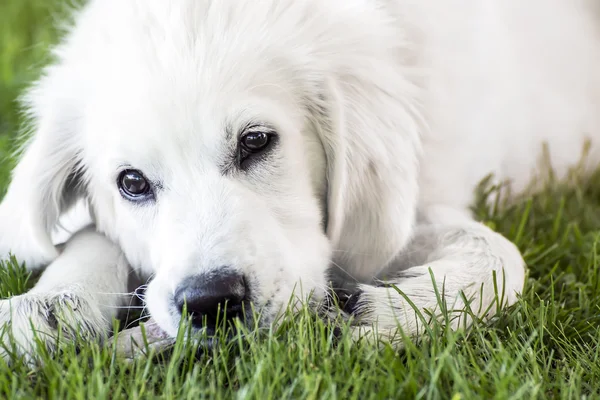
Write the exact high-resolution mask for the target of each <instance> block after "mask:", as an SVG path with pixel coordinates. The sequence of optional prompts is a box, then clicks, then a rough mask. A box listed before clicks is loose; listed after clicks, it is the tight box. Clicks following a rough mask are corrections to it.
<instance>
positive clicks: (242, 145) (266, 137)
mask: <svg viewBox="0 0 600 400" xmlns="http://www.w3.org/2000/svg"><path fill="white" fill-rule="evenodd" d="M275 139H277V135H276V133H275V131H274V130H272V129H270V128H268V127H266V126H261V125H257V126H252V127H249V128H247V129H246V130H245V131H244V132H243V133H242V135H241V136H240V139H239V155H238V161H239V165H240V168H242V169H244V170H246V169H248V168H250V166H251V165H252V164H253V162H254V161H256V160H258V159H260V158H262V157H264V156H265V155H266V154H267V151H268V150H269V149H270V148H271V147H272V145H273V142H274V141H275Z"/></svg>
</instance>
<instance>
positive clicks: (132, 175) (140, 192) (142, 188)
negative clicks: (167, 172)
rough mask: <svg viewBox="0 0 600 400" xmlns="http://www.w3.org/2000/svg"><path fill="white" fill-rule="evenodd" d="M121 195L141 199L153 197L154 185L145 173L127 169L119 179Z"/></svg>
mask: <svg viewBox="0 0 600 400" xmlns="http://www.w3.org/2000/svg"><path fill="white" fill-rule="evenodd" d="M117 185H118V186H119V191H120V192H121V195H122V196H123V197H124V198H126V199H127V200H131V201H140V200H146V199H148V198H149V197H152V187H151V185H150V182H148V180H147V179H146V178H145V177H144V175H143V174H142V173H141V172H140V171H137V170H131V169H127V170H125V171H123V172H121V174H119V178H118V179H117Z"/></svg>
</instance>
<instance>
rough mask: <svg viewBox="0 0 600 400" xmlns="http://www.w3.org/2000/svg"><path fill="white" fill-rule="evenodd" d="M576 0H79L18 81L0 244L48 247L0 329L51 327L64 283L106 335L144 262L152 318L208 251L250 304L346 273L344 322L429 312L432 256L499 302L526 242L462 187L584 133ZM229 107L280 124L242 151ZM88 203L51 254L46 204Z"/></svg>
mask: <svg viewBox="0 0 600 400" xmlns="http://www.w3.org/2000/svg"><path fill="white" fill-rule="evenodd" d="M596 3H597V1H595V0H570V1H563V0H529V1H527V2H522V1H520V0H453V1H446V2H444V1H433V0H418V1H417V0H328V1H322V0H304V1H297V0H260V1H255V0H220V1H209V0H206V1H198V0H168V1H165V0H143V1H142V0H91V1H89V2H88V4H87V5H85V6H84V7H83V8H82V9H81V10H80V11H79V12H77V13H75V15H74V24H73V26H72V28H70V29H69V32H68V34H67V35H66V36H65V37H64V39H63V41H62V42H61V43H60V45H58V46H57V47H56V48H55V51H54V54H55V56H56V57H55V61H54V62H53V63H52V64H51V65H50V66H48V67H47V68H46V69H45V72H44V74H43V76H42V78H41V79H40V80H39V81H38V82H37V83H36V84H34V85H33V86H32V87H31V89H30V90H29V91H28V92H27V95H26V96H25V107H26V110H28V112H29V114H30V116H31V119H32V122H33V132H32V135H31V139H30V140H29V141H28V143H27V145H26V146H25V148H24V151H23V154H22V156H21V158H20V162H19V164H18V166H17V167H16V169H15V171H14V174H13V179H12V183H11V185H10V187H9V189H8V192H7V194H6V196H5V198H4V200H3V201H2V203H1V204H0V258H6V257H8V254H9V253H12V254H14V255H15V256H16V257H17V258H18V260H20V261H24V262H26V263H27V266H28V267H29V268H40V267H43V266H45V265H48V264H49V267H48V268H47V270H46V271H45V272H44V274H43V277H42V280H41V281H40V283H38V284H37V286H36V287H35V288H34V289H33V290H32V291H31V292H29V293H27V294H24V295H21V296H18V297H14V298H12V299H7V300H3V301H2V302H0V325H3V326H7V327H10V330H11V331H12V333H13V334H14V335H15V337H16V338H17V342H18V343H19V344H20V345H21V350H22V351H23V352H28V351H29V350H30V346H31V344H32V340H31V338H32V333H31V328H32V327H33V328H34V329H38V330H41V331H43V332H50V333H51V332H53V329H55V326H54V325H55V324H53V323H52V322H53V319H55V316H54V314H53V313H54V311H55V310H57V309H60V308H61V307H63V306H64V304H65V303H69V304H71V305H72V304H73V302H74V303H75V304H82V305H83V306H81V307H75V308H74V311H73V312H74V314H73V315H72V318H74V319H73V320H74V321H76V322H79V323H80V327H81V329H83V330H84V331H85V330H87V331H90V332H92V333H94V334H96V335H100V336H102V335H103V334H105V333H106V332H108V329H109V327H110V324H109V323H108V321H110V319H111V318H112V317H113V316H114V315H115V314H116V311H117V309H118V306H119V305H121V304H123V301H124V299H125V297H124V294H123V293H124V292H126V288H127V282H126V281H127V276H128V273H129V269H130V268H131V269H133V270H134V271H136V272H137V273H138V274H139V275H141V276H142V277H143V278H153V279H152V280H151V281H150V284H149V287H148V290H147V294H146V303H147V305H148V308H149V311H150V312H151V314H152V315H153V317H154V318H155V319H156V320H157V321H158V323H159V324H160V326H161V327H162V328H163V329H164V330H165V331H167V332H168V333H169V334H171V335H174V334H175V333H176V331H177V326H178V322H179V318H180V316H179V314H178V313H177V312H176V311H175V310H174V307H173V293H174V291H175V290H176V288H177V287H178V285H180V284H181V282H183V281H184V280H185V279H186V278H188V277H190V276H193V275H197V274H199V273H210V274H218V273H219V270H220V269H221V268H223V267H224V266H227V268H233V269H234V270H236V271H238V272H240V273H243V274H244V276H245V277H246V278H247V280H248V282H249V285H250V287H251V289H252V290H251V291H252V301H253V303H254V305H255V306H256V307H257V308H258V309H260V310H261V311H262V315H263V319H262V323H263V324H268V323H270V322H272V321H273V320H274V319H275V317H276V316H277V315H278V313H279V312H280V311H281V309H282V308H283V307H285V306H287V304H288V301H289V299H290V297H291V296H292V295H293V293H294V294H295V295H296V296H299V297H300V298H304V297H305V296H306V295H308V294H309V293H312V294H313V295H314V296H315V297H316V298H322V297H323V296H324V295H325V292H326V285H327V282H328V280H329V279H330V278H333V279H334V281H335V284H336V285H340V286H344V287H346V288H350V290H352V291H354V295H353V296H352V298H351V300H350V301H349V302H348V307H347V309H346V311H347V312H349V313H352V314H354V315H355V316H356V318H357V321H358V328H357V330H358V331H359V333H361V334H362V333H366V334H369V333H372V332H374V330H375V331H377V332H378V333H380V334H383V335H385V336H386V337H389V335H392V334H393V332H394V331H395V330H396V328H397V327H398V326H399V327H400V328H402V329H403V330H404V331H405V333H407V334H408V335H409V336H414V335H416V334H417V333H418V331H419V330H420V328H421V324H422V321H421V320H419V319H418V318H416V316H415V312H414V310H413V309H412V307H411V306H410V305H408V303H407V301H406V299H407V298H408V299H410V300H411V302H412V303H414V305H416V307H418V308H419V309H431V310H435V309H436V307H437V299H436V294H435V290H434V286H433V282H432V279H431V278H432V277H431V275H430V272H429V271H430V269H431V272H432V273H433V276H434V278H435V281H436V282H437V284H438V286H439V287H440V292H441V286H442V285H443V286H444V290H443V295H444V296H445V300H446V301H447V303H448V305H449V306H450V307H451V308H454V309H457V310H460V309H463V308H464V306H465V304H464V302H465V300H468V301H470V302H472V303H471V308H472V309H474V311H475V312H478V313H479V314H480V315H481V316H485V315H491V314H493V313H494V312H496V310H497V308H498V307H495V306H494V304H496V303H495V302H496V293H495V291H494V276H496V278H497V280H498V282H497V284H498V287H499V292H500V293H503V294H504V298H503V299H502V303H503V304H504V305H509V304H512V303H514V302H515V301H516V299H517V296H518V294H519V292H520V291H521V290H522V287H523V284H524V276H525V265H524V262H523V259H522V257H521V255H520V253H519V251H518V249H517V248H516V247H515V246H514V245H513V244H512V243H510V242H509V241H508V240H507V239H505V238H504V237H502V236H501V235H499V234H497V233H495V232H493V231H492V230H491V229H489V228H488V227H486V226H484V225H482V224H480V223H478V222H476V221H474V220H473V218H472V216H471V215H470V212H469V209H468V206H469V204H470V203H471V201H472V199H473V197H472V196H473V190H474V187H475V185H476V184H477V183H478V182H479V181H480V180H481V179H482V178H484V177H485V176H486V175H488V174H490V173H493V174H494V176H495V178H496V179H497V180H498V181H509V182H510V183H511V185H512V188H513V191H520V190H523V189H524V188H525V186H526V185H527V184H528V182H529V181H530V180H531V179H532V178H533V177H534V176H535V175H536V173H537V172H538V161H539V160H540V156H541V155H542V145H543V144H544V143H545V144H546V145H547V148H548V154H549V156H550V159H551V161H552V164H553V166H554V167H555V169H556V173H557V174H558V175H564V174H565V172H566V171H567V168H568V167H569V166H571V165H572V164H574V163H576V162H577V161H578V159H579V157H580V156H581V152H582V148H583V145H584V142H585V140H586V139H587V138H589V139H592V143H593V144H594V143H595V141H597V139H599V138H600V112H598V111H599V110H598V106H599V103H600V44H599V43H600V12H599V10H598V6H597V4H596ZM249 123H265V124H269V125H270V126H272V127H274V128H275V129H276V131H277V132H278V135H279V141H278V143H277V146H276V148H275V149H274V150H273V152H272V153H270V155H269V157H267V158H265V159H264V160H261V161H260V162H259V163H258V164H256V165H255V166H253V167H252V169H250V170H248V171H241V170H239V168H236V166H235V165H234V164H235V163H234V162H232V156H231V154H232V152H234V151H235V148H236V146H237V140H238V135H239V134H240V132H241V131H242V130H243V129H244V128H243V127H244V126H247V124H249ZM599 160H600V153H599V152H598V147H597V146H592V150H591V152H590V156H589V158H588V161H589V165H588V167H592V166H595V165H597V162H598V161H599ZM128 166H132V167H134V168H136V169H139V170H142V171H143V172H144V174H145V175H146V176H147V177H148V178H149V179H151V180H153V181H154V182H158V183H159V186H160V190H159V192H158V193H157V196H156V201H155V202H153V203H151V204H143V205H133V204H131V203H130V202H127V201H126V200H124V199H123V198H122V197H121V196H120V194H119V191H118V189H117V186H116V183H115V182H116V179H117V176H118V173H119V171H120V170H122V169H123V168H127V167H128ZM82 204H84V205H85V206H87V207H85V206H82ZM73 206H75V208H73ZM85 209H89V210H90V213H89V214H90V215H91V221H93V226H92V227H91V228H88V229H86V230H83V231H81V232H79V233H76V234H75V235H74V236H73V238H71V239H70V240H69V241H68V242H67V244H66V248H65V250H64V251H62V252H61V251H59V250H58V248H57V247H56V246H55V244H56V243H57V242H58V241H59V239H57V236H56V235H55V231H56V229H57V226H59V225H58V224H59V222H60V221H61V218H65V215H69V210H71V212H70V214H71V215H72V216H74V221H75V222H73V224H72V225H69V224H68V223H67V222H64V221H63V226H67V227H70V229H68V231H69V232H75V231H77V230H78V229H79V228H81V227H83V226H85V225H86V224H87V223H89V222H86V221H85V215H86V212H84V210H85ZM73 210H74V211H73ZM82 216H83V217H82ZM382 281H386V282H388V283H393V284H395V285H396V286H397V288H398V289H400V291H401V292H402V294H400V293H398V291H396V290H395V289H390V288H389V286H388V285H381V284H380V283H381V282H382ZM65 296H66V297H65ZM65 298H67V299H71V300H72V301H70V302H69V301H67V302H65ZM73 299H74V300H73ZM473 305H476V306H473ZM490 307H491V308H490ZM29 318H31V319H32V322H33V325H29V324H28V323H27V321H28V320H29ZM461 322H467V323H468V321H465V320H464V319H462V318H458V319H456V320H455V322H454V323H455V324H456V326H458V324H459V323H461Z"/></svg>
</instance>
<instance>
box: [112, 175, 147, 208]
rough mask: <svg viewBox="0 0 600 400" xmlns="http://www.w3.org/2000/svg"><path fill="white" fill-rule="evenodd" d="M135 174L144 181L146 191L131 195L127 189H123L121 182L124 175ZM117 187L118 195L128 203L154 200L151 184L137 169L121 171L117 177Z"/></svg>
mask: <svg viewBox="0 0 600 400" xmlns="http://www.w3.org/2000/svg"><path fill="white" fill-rule="evenodd" d="M131 173H134V174H137V175H139V176H141V177H142V179H144V180H145V181H146V184H147V186H146V190H145V191H144V192H143V193H139V194H136V193H131V192H129V191H128V190H127V189H125V188H124V186H123V184H122V182H123V178H124V177H125V175H127V174H131ZM117 187H118V188H119V193H120V194H121V196H122V197H123V198H124V199H126V200H129V201H132V202H140V201H146V200H150V199H153V198H154V190H153V185H152V182H151V181H150V180H149V179H148V178H146V176H145V175H144V173H143V172H142V171H140V170H138V169H135V168H127V169H124V170H122V171H121V172H120V173H119V175H118V176H117Z"/></svg>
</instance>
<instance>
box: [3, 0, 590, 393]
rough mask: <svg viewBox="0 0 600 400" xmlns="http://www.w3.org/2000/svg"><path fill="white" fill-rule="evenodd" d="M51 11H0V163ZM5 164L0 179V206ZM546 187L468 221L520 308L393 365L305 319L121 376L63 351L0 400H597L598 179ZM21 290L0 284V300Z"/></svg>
mask: <svg viewBox="0 0 600 400" xmlns="http://www.w3.org/2000/svg"><path fill="white" fill-rule="evenodd" d="M58 5H60V2H59V1H58V0H53V1H50V0H4V1H2V2H0V157H3V156H5V155H7V154H9V152H10V149H11V143H12V142H13V140H12V139H13V138H14V135H15V133H16V132H17V129H18V123H19V115H18V113H17V111H16V110H15V104H14V100H15V98H16V97H17V95H18V94H19V93H20V91H21V90H22V88H23V87H24V85H25V84H26V83H27V82H29V81H30V80H31V79H33V78H35V77H36V76H37V74H38V73H39V66H40V65H42V64H43V63H44V62H45V60H47V45H48V44H49V43H52V42H53V41H54V40H55V38H56V33H55V31H54V30H52V28H51V23H52V19H53V18H52V17H51V15H53V13H56V12H57V11H60V8H57V6H58ZM9 169H10V163H8V162H5V161H2V164H1V165H0V193H2V190H4V188H5V186H6V182H7V176H8V172H9ZM577 183H578V184H577V185H570V187H566V186H565V185H559V184H552V185H549V186H548V188H547V189H546V190H544V191H543V192H542V193H540V194H539V195H536V196H535V197H532V198H527V199H524V200H523V201H521V202H519V203H517V204H515V205H512V206H510V207H506V208H503V209H492V210H490V209H488V208H487V207H485V206H484V205H483V203H482V202H479V203H478V205H477V207H476V211H477V213H478V215H479V217H480V218H481V219H482V220H484V221H486V222H487V223H488V224H489V225H490V226H492V227H493V228H494V229H497V230H498V231H500V232H502V233H503V234H505V235H506V236H507V237H508V238H510V239H511V240H514V241H515V242H516V243H517V245H518V246H519V248H520V249H521V250H522V252H523V254H524V256H525V259H526V261H527V263H528V264H529V266H530V274H529V279H528V281H527V285H526V290H525V293H524V295H523V299H522V300H521V301H520V302H519V303H518V304H517V305H516V306H514V307H512V308H511V309H510V310H508V311H507V312H505V313H503V314H502V315H501V316H499V317H498V318H495V319H494V320H493V321H491V322H489V323H477V324H475V326H474V327H473V328H472V329H471V330H469V331H467V332H451V331H449V330H447V329H446V328H445V327H444V326H442V325H439V326H435V327H434V330H433V332H432V336H433V337H432V338H431V339H430V340H428V341H423V342H419V343H415V344H413V343H408V344H407V348H406V349H405V350H402V351H394V350H392V349H391V348H389V347H386V346H382V347H376V346H373V345H369V344H367V343H359V344H352V343H351V341H350V339H349V337H348V335H344V334H343V335H342V337H341V338H340V339H339V340H337V341H336V340H334V335H333V330H332V328H331V327H329V326H327V325H326V324H325V323H323V322H322V321H320V320H319V319H317V318H315V317H314V316H313V315H312V314H310V313H308V312H303V313H300V314H299V315H296V316H295V317H294V318H293V319H291V320H290V321H289V322H288V323H286V324H284V325H283V326H282V327H281V328H279V329H278V331H276V332H272V331H267V332H263V333H261V334H260V335H258V334H248V335H246V336H245V337H243V338H241V337H240V338H239V340H235V341H233V342H232V343H229V344H222V345H219V346H216V348H215V349H214V350H212V351H209V352H205V353H202V354H200V355H198V356H194V354H196V351H195V348H194V345H193V344H191V343H189V342H188V343H185V342H183V341H181V340H179V341H178V342H177V345H176V348H175V350H174V352H173V354H172V355H171V356H170V357H165V358H162V357H159V358H158V359H145V360H139V361H136V362H134V363H128V362H125V361H122V360H118V359H116V358H115V357H114V353H113V351H112V349H111V348H102V349H101V348H99V346H98V345H95V344H93V343H92V344H90V343H84V344H83V346H80V348H81V349H80V350H79V351H78V350H77V349H76V346H75V345H70V346H66V347H65V348H63V349H62V352H61V353H60V355H58V356H54V357H51V356H47V355H46V356H42V358H44V359H45V362H44V363H43V365H34V366H31V365H27V364H25V363H23V362H19V361H18V360H17V361H16V362H15V363H14V364H13V365H11V366H8V365H7V364H5V363H4V362H2V361H0V398H56V399H67V398H77V399H87V398H93V399H102V398H111V399H113V398H115V399H116V398H142V397H149V398H153V397H164V398H200V397H209V398H233V397H235V398H260V399H267V398H275V399H278V398H333V397H339V398H344V399H346V398H357V399H358V398H360V399H362V398H413V397H418V398H433V399H435V398H442V399H446V398H452V399H472V398H485V399H487V398H493V397H496V398H524V399H532V398H545V397H548V398H582V397H588V398H597V397H598V396H600V346H599V342H600V329H599V326H600V309H599V304H600V282H599V279H600V278H599V274H598V260H599V255H600V247H599V244H600V175H598V176H594V177H592V179H590V180H587V181H585V182H583V181H582V182H577ZM30 284H31V280H30V279H28V275H27V273H26V272H25V271H23V270H22V269H20V268H11V269H4V270H1V271H0V296H3V297H5V296H8V295H9V294H11V293H13V294H14V293H20V292H22V291H24V290H25V289H26V288H27V287H28V286H29V285H30Z"/></svg>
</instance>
